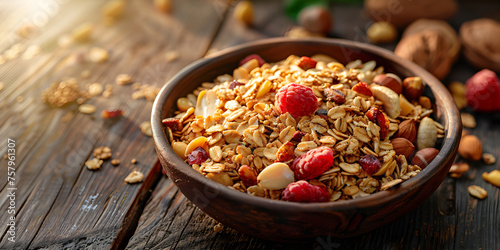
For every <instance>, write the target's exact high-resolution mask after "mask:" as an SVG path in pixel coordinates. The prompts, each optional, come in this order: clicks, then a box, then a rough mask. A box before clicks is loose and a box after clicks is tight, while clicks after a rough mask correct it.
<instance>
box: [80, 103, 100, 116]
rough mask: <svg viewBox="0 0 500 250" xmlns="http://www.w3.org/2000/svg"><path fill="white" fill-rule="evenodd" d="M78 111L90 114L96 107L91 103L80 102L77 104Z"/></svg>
mask: <svg viewBox="0 0 500 250" xmlns="http://www.w3.org/2000/svg"><path fill="white" fill-rule="evenodd" d="M78 111H80V113H83V114H92V113H94V112H95V111H96V107H95V106H94V105H92V104H82V105H80V106H78Z"/></svg>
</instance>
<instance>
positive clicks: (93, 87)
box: [87, 82, 104, 97]
mask: <svg viewBox="0 0 500 250" xmlns="http://www.w3.org/2000/svg"><path fill="white" fill-rule="evenodd" d="M87 91H88V93H89V95H90V96H91V97H93V96H98V95H100V94H101V93H102V92H103V91H104V87H103V86H102V84H100V83H98V82H94V83H91V84H89V86H88V87H87Z"/></svg>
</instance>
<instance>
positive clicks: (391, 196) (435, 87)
mask: <svg viewBox="0 0 500 250" xmlns="http://www.w3.org/2000/svg"><path fill="white" fill-rule="evenodd" d="M285 43H310V44H331V45H333V46H341V47H342V46H344V47H349V48H353V49H358V50H361V51H363V52H365V53H369V54H372V55H374V56H378V57H383V58H385V59H386V60H389V61H393V63H396V64H399V65H401V66H402V67H403V68H405V69H407V70H409V71H410V72H412V73H415V75H418V76H420V77H422V78H423V79H425V82H426V83H427V85H432V86H429V87H430V89H431V91H432V92H433V93H434V94H435V93H436V92H439V93H447V89H446V87H445V86H444V85H443V84H442V83H441V82H440V81H439V80H438V79H437V78H436V77H434V76H433V75H432V74H430V73H429V72H428V71H426V70H425V69H423V68H422V67H420V66H419V65H417V64H415V63H413V62H411V61H409V60H406V59H403V58H400V57H398V56H396V55H394V54H393V53H392V52H391V51H389V50H387V49H384V48H381V47H377V46H375V45H371V44H366V43H362V42H357V41H351V40H345V39H337V38H306V39H290V38H283V37H279V38H267V39H261V40H257V41H253V42H248V43H244V44H240V45H236V46H233V47H229V48H226V49H223V50H221V51H218V52H215V53H214V54H212V55H209V56H208V57H205V58H201V59H198V60H196V61H194V62H192V63H191V64H189V65H188V66H186V67H184V68H183V69H182V70H180V71H179V72H178V73H177V74H175V75H174V76H173V77H172V78H171V79H170V80H169V81H168V82H167V83H166V84H165V85H164V86H163V87H162V89H161V90H160V92H159V94H158V95H157V97H156V99H155V101H154V103H153V108H152V114H151V124H152V130H153V139H154V143H155V148H156V150H157V153H158V154H159V156H160V157H163V158H164V159H167V156H168V155H172V154H174V155H175V153H174V151H173V150H172V148H171V147H170V143H168V139H167V135H166V133H165V132H164V129H163V125H162V123H161V121H162V119H163V117H161V115H162V111H163V106H164V104H165V102H166V100H167V97H168V96H169V94H170V93H171V92H172V90H173V89H174V88H175V85H176V82H179V81H180V80H181V79H182V78H184V77H186V76H187V75H188V74H189V73H191V72H192V71H193V70H195V69H197V68H199V67H201V66H203V65H205V64H209V63H211V62H214V61H217V60H222V59H223V58H227V57H229V55H231V54H232V53H237V52H240V51H244V50H251V49H252V48H256V47H260V46H269V45H275V46H276V45H279V44H285ZM403 65H405V66H403ZM429 83H431V84H429ZM200 84H201V83H200ZM437 99H438V98H436V100H437ZM439 100H440V102H442V103H443V105H445V106H446V104H453V105H451V106H446V108H444V109H442V110H440V112H442V115H443V117H444V118H445V119H444V121H445V120H448V121H449V122H448V124H443V126H444V132H445V134H444V136H445V137H444V138H448V139H446V140H444V141H443V143H442V146H441V149H440V151H439V153H438V155H437V156H436V158H435V159H434V160H433V161H432V162H431V163H430V164H429V165H428V166H427V167H426V168H425V169H423V170H422V171H421V172H420V173H419V174H417V175H416V176H414V177H412V178H410V179H408V180H406V181H404V182H402V183H401V184H399V185H398V186H397V187H396V188H390V189H388V190H384V191H378V192H376V193H373V194H370V195H368V196H364V197H360V198H357V199H351V200H340V201H339V200H337V201H334V202H323V203H299V202H288V201H282V200H272V199H268V198H262V197H257V196H254V195H250V194H247V193H243V192H240V191H237V190H234V189H230V188H228V187H226V186H224V185H222V184H219V183H217V182H215V181H212V180H210V179H208V178H206V177H205V176H203V175H201V174H200V173H199V172H197V171H195V170H194V169H193V168H192V167H191V166H189V165H188V164H187V163H186V162H184V161H183V160H182V159H181V158H180V157H178V156H177V155H175V157H173V159H168V160H169V161H171V163H172V164H174V165H175V166H176V168H177V169H178V171H182V172H184V174H186V175H189V176H190V177H191V178H193V179H195V180H196V181H197V182H200V183H202V184H203V185H205V186H206V187H208V188H210V189H212V190H216V191H217V192H218V193H217V194H218V195H222V196H224V197H225V198H227V199H231V200H235V201H241V200H247V201H248V202H249V203H251V204H252V205H253V206H255V207H262V208H266V209H269V210H275V209H276V208H279V209H280V210H281V211H283V212H286V211H288V212H296V211H300V212H325V211H340V210H352V209H353V208H356V209H361V208H367V207H381V206H384V204H387V203H388V202H389V201H391V200H397V199H398V198H399V197H401V196H404V195H405V194H406V193H408V192H410V190H412V189H415V188H420V187H421V186H422V185H423V184H425V183H427V182H428V181H429V180H430V179H431V178H432V177H433V176H434V175H433V174H432V173H431V172H432V171H435V172H439V170H442V168H445V166H446V164H445V163H446V162H449V161H450V160H451V161H452V160H453V159H450V158H451V157H452V155H453V154H452V153H453V152H456V150H457V149H458V143H459V140H458V138H459V135H460V134H461V130H462V125H461V121H460V119H459V115H458V114H459V112H458V108H457V107H456V105H455V104H454V101H453V99H452V98H451V95H450V94H445V95H440V96H439ZM453 135H455V137H456V139H457V140H454V138H453ZM367 201H370V202H367Z"/></svg>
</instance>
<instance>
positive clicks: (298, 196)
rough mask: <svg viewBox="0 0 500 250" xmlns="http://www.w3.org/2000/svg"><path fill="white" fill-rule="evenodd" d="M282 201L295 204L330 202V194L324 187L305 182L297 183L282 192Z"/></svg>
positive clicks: (291, 184)
mask: <svg viewBox="0 0 500 250" xmlns="http://www.w3.org/2000/svg"><path fill="white" fill-rule="evenodd" d="M282 199H283V200H284V201H295V202H326V201H329V200H330V193H329V192H328V190H327V189H326V187H324V186H316V185H312V184H309V183H308V182H307V181H297V182H292V183H290V184H288V186H287V187H286V188H285V190H283V197H282Z"/></svg>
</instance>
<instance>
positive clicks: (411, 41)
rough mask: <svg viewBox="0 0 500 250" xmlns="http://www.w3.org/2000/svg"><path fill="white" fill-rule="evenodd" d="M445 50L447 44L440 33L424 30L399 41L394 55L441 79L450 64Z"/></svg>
mask: <svg viewBox="0 0 500 250" xmlns="http://www.w3.org/2000/svg"><path fill="white" fill-rule="evenodd" d="M447 48H448V43H447V41H446V38H444V36H443V35H442V34H441V33H438V32H436V31H432V30H425V31H422V32H419V33H417V34H414V35H411V36H407V37H404V38H403V39H401V41H400V42H399V43H398V45H397V46H396V49H395V50H394V54H396V55H397V56H399V57H402V58H406V59H409V60H410V61H413V62H414V63H416V64H418V65H420V66H422V67H423V68H425V69H426V70H428V71H429V72H431V73H432V74H433V75H434V76H436V77H437V78H439V79H443V78H444V77H445V76H446V75H447V74H448V72H449V71H450V68H451V64H452V58H451V57H450V55H449V53H448V49H447Z"/></svg>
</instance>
